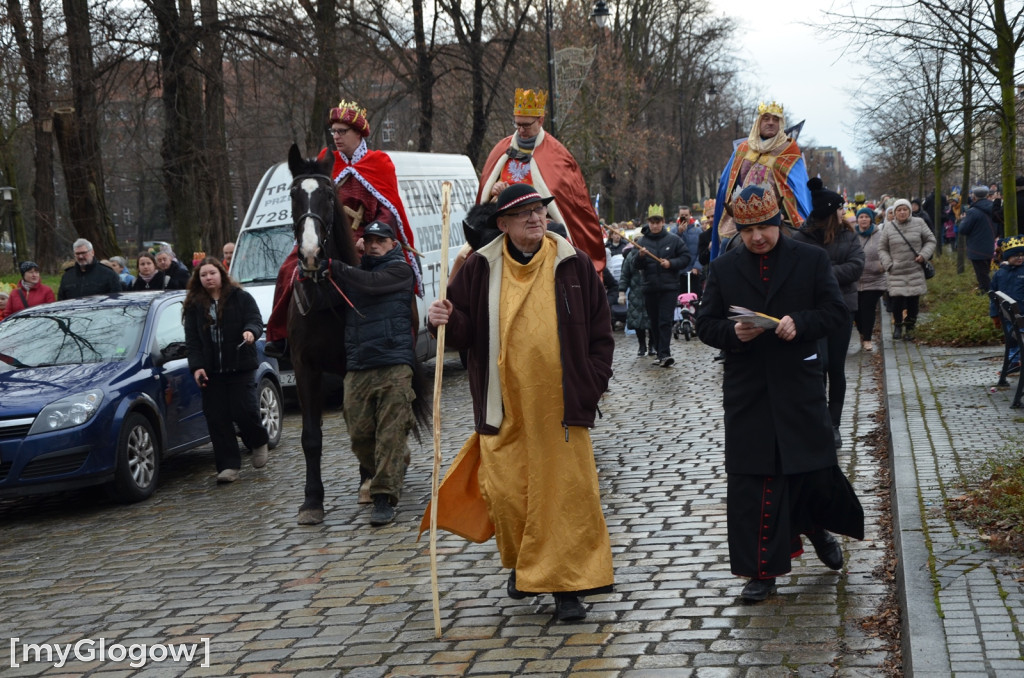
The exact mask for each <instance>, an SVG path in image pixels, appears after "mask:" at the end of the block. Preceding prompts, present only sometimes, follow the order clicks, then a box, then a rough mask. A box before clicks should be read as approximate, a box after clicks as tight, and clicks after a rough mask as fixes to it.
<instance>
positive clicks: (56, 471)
mask: <svg viewBox="0 0 1024 678" xmlns="http://www.w3.org/2000/svg"><path fill="white" fill-rule="evenodd" d="M184 300H185V293H184V292H136V293H131V294H113V295H109V296H95V297H86V298H83V299H73V300H69V301H58V302H56V303H53V304H46V305H43V306H34V307H32V308H29V309H26V310H24V311H21V312H20V313H17V314H15V315H13V316H11V317H9V318H7V319H6V320H4V321H3V322H0V497H5V496H12V495H22V494H35V493H43V492H46V493H48V492H54V491H57V490H66V489H72V488H78V487H84V486H88V485H105V486H107V488H108V490H109V491H110V493H111V495H112V496H113V497H114V498H115V499H117V500H119V501H123V502H136V501H141V500H143V499H146V498H147V497H149V496H150V495H151V494H153V491H154V490H155V489H156V486H157V483H158V482H159V479H160V462H161V459H163V458H164V457H166V456H168V455H171V454H175V453H177V452H183V451H185V450H190V449H192V448H194V447H198V446H200V445H203V444H205V443H208V442H209V440H210V436H209V433H208V432H207V428H206V418H205V417H204V416H203V408H202V397H201V395H200V392H199V387H198V386H197V385H196V383H195V379H193V378H192V375H191V374H190V373H189V369H188V361H187V360H186V357H185V329H184V327H183V326H182V322H181V308H182V303H183V302H184ZM262 345H263V342H262V341H260V342H259V343H258V347H259V355H260V367H259V370H258V371H257V375H256V378H257V383H258V388H259V403H260V415H261V417H262V420H263V425H264V426H265V427H266V428H267V431H268V433H269V434H270V445H269V446H270V447H274V446H276V445H277V443H278V442H279V441H280V439H281V386H280V382H279V380H278V376H277V363H276V361H274V360H273V359H271V358H267V357H264V355H263V350H262Z"/></svg>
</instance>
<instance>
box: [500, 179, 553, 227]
mask: <svg viewBox="0 0 1024 678" xmlns="http://www.w3.org/2000/svg"><path fill="white" fill-rule="evenodd" d="M552 200H554V198H553V197H552V198H545V197H544V196H542V195H541V194H540V193H538V192H537V190H536V189H535V188H534V187H533V186H531V185H530V184H512V185H511V186H509V187H508V188H506V189H505V190H504V191H502V192H501V195H499V196H498V209H497V210H496V211H495V212H494V214H492V215H491V217H490V218H489V219H488V220H487V225H488V226H490V227H491V228H497V227H498V217H500V216H502V215H504V214H507V213H508V212H511V211H512V210H514V209H516V208H517V207H521V206H523V205H532V204H533V203H535V202H539V203H541V204H542V205H547V204H548V203H549V202H551V201H552Z"/></svg>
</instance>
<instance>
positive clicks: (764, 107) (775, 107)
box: [757, 100, 783, 116]
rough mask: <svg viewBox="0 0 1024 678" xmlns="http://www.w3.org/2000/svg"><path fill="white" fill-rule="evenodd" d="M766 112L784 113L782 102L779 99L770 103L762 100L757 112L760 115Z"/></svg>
mask: <svg viewBox="0 0 1024 678" xmlns="http://www.w3.org/2000/svg"><path fill="white" fill-rule="evenodd" d="M765 113H771V114H772V115H779V116H781V115H783V111H782V104H780V103H779V102H777V101H774V100H773V101H769V102H768V103H765V102H763V101H762V102H761V103H759V104H758V105H757V114H758V115H759V116H761V115H764V114H765Z"/></svg>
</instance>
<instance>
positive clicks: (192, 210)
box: [139, 0, 203, 254]
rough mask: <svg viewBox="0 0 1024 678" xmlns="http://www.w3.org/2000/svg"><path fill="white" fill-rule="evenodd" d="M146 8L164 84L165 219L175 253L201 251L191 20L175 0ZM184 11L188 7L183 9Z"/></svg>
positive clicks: (196, 89)
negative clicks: (153, 27) (153, 22)
mask: <svg viewBox="0 0 1024 678" xmlns="http://www.w3.org/2000/svg"><path fill="white" fill-rule="evenodd" d="M150 7H151V8H152V10H153V13H154V15H155V18H156V22H157V30H158V36H159V37H158V44H159V50H160V74H161V79H162V85H163V95H162V98H163V105H164V138H163V141H162V143H161V148H160V155H161V156H162V158H163V172H164V190H165V191H166V193H167V212H168V214H167V216H168V219H169V221H170V223H171V229H172V231H173V233H174V245H175V248H176V249H177V252H178V253H179V254H184V253H186V252H187V253H189V254H190V253H191V251H192V250H194V249H198V248H199V243H200V238H199V230H198V229H199V225H200V224H202V223H203V221H202V219H203V212H202V209H201V207H200V203H201V201H200V197H199V196H200V195H201V194H202V191H201V190H200V188H201V187H200V184H199V179H198V176H197V173H198V169H197V168H198V156H199V153H198V148H197V146H196V144H197V143H198V142H199V140H200V134H201V131H202V120H201V112H200V104H199V98H200V95H199V85H198V83H197V81H196V76H195V66H196V62H195V43H194V42H193V41H192V39H191V37H190V36H191V35H193V34H194V32H195V26H194V21H193V17H192V16H190V15H189V16H181V15H179V14H178V7H177V5H176V3H175V1H174V0H156V1H155V2H153V3H152V4H151V5H150ZM182 7H183V8H188V7H189V6H188V5H187V4H183V5H182ZM142 217H143V215H141V214H140V215H139V218H142Z"/></svg>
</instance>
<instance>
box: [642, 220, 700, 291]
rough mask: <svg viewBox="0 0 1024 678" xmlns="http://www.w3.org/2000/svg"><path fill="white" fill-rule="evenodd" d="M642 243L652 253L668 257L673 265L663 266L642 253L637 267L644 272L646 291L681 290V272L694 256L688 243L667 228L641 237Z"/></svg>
mask: <svg viewBox="0 0 1024 678" xmlns="http://www.w3.org/2000/svg"><path fill="white" fill-rule="evenodd" d="M640 245H641V246H642V247H644V248H646V249H647V250H648V251H649V252H650V253H651V254H655V255H657V256H659V257H661V258H662V259H668V261H669V263H670V264H671V266H670V267H669V268H663V267H662V265H661V264H659V263H658V262H657V261H656V260H655V259H652V258H651V257H649V256H647V255H646V254H644V255H641V256H640V257H639V258H638V259H637V260H636V262H634V263H635V264H636V267H637V268H638V269H640V271H642V272H643V274H644V289H645V291H646V292H648V293H650V292H668V291H675V292H676V293H678V292H679V273H680V272H681V271H683V270H686V267H687V266H689V265H690V262H691V261H692V260H693V258H692V257H691V256H690V250H689V248H688V247H687V246H686V243H685V242H684V241H683V239H682V238H680V237H679V236H678V235H676V234H675V233H669V232H668V231H667V230H666V229H665V228H662V229H661V232H660V233H657V234H654V233H648V234H647V235H645V236H644V237H642V238H640Z"/></svg>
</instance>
